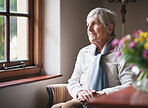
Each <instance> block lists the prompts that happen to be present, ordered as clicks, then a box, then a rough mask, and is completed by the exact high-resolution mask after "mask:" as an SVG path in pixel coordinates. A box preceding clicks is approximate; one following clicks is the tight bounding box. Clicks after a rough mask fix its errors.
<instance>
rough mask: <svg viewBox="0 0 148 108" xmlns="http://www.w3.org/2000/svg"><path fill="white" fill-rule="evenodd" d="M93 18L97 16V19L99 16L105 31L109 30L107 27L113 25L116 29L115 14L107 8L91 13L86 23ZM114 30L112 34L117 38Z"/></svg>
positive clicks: (96, 9) (94, 10)
mask: <svg viewBox="0 0 148 108" xmlns="http://www.w3.org/2000/svg"><path fill="white" fill-rule="evenodd" d="M92 16H95V17H97V16H99V20H100V22H101V23H102V24H103V25H104V27H105V29H107V26H108V25H109V24H113V26H114V29H115V22H116V13H115V12H112V11H110V10H108V9H105V8H99V7H98V8H95V9H93V10H92V11H90V12H89V14H88V15H87V19H86V21H88V19H89V18H90V17H92ZM114 29H113V32H112V33H111V36H115V32H114Z"/></svg>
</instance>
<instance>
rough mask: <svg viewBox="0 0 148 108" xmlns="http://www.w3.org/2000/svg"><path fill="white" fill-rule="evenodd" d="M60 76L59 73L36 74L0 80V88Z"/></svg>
mask: <svg viewBox="0 0 148 108" xmlns="http://www.w3.org/2000/svg"><path fill="white" fill-rule="evenodd" d="M61 76H62V75H61V74H60V75H40V76H36V77H30V78H24V79H18V80H12V81H6V82H0V88H2V87H7V86H12V85H18V84H24V83H30V82H36V81H42V80H47V79H52V78H56V77H61Z"/></svg>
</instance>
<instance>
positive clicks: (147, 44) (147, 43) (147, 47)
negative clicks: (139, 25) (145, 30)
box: [144, 41, 148, 49]
mask: <svg viewBox="0 0 148 108" xmlns="http://www.w3.org/2000/svg"><path fill="white" fill-rule="evenodd" d="M144 48H145V49H148V41H147V42H146V43H145V44H144Z"/></svg>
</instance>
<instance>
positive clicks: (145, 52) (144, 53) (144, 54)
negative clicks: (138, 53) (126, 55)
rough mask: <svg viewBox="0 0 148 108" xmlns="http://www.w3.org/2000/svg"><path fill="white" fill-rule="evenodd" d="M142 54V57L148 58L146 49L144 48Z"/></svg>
mask: <svg viewBox="0 0 148 108" xmlns="http://www.w3.org/2000/svg"><path fill="white" fill-rule="evenodd" d="M142 56H143V58H145V59H148V50H144V52H143V55H142Z"/></svg>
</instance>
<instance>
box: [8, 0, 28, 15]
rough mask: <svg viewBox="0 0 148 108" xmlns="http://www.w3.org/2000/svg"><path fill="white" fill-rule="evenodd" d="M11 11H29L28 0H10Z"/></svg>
mask: <svg viewBox="0 0 148 108" xmlns="http://www.w3.org/2000/svg"><path fill="white" fill-rule="evenodd" d="M10 12H15V13H28V0H10Z"/></svg>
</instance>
